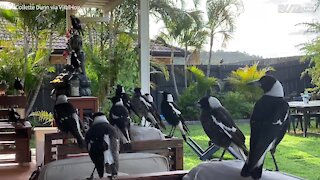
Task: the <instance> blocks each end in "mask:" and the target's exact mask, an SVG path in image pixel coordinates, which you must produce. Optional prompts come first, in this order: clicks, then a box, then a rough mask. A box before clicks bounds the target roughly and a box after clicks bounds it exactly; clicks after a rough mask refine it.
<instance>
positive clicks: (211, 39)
mask: <svg viewBox="0 0 320 180" xmlns="http://www.w3.org/2000/svg"><path fill="white" fill-rule="evenodd" d="M212 46H213V32H211V34H210V52H209V59H208V64H207V77H209V76H210V69H211V58H212Z"/></svg>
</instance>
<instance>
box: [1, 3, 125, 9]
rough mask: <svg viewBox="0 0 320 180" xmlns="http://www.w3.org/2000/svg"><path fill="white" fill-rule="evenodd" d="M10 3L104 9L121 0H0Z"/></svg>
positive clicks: (110, 7) (113, 5) (112, 6)
mask: <svg viewBox="0 0 320 180" xmlns="http://www.w3.org/2000/svg"><path fill="white" fill-rule="evenodd" d="M1 1H5V2H12V3H26V4H44V5H74V6H81V7H96V8H101V9H104V10H107V11H108V10H111V9H113V8H114V7H115V6H117V5H118V4H120V3H121V2H122V1H123V0H54V1H49V0H0V2H1Z"/></svg>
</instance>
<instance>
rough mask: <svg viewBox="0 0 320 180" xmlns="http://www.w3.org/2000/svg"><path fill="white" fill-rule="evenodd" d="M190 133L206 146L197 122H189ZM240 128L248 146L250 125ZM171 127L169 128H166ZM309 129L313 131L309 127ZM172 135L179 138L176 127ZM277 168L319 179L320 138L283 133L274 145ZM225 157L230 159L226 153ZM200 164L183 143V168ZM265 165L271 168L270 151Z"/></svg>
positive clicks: (190, 167) (315, 179)
mask: <svg viewBox="0 0 320 180" xmlns="http://www.w3.org/2000/svg"><path fill="white" fill-rule="evenodd" d="M188 127H189V129H190V132H191V133H190V135H191V137H192V139H194V140H195V141H196V142H197V143H198V144H199V145H200V146H201V147H202V148H203V149H206V148H207V147H208V139H209V138H208V137H207V136H206V135H205V133H204V131H203V130H202V127H201V125H200V124H196V125H188ZM239 128H240V129H241V130H242V131H243V133H244V134H245V136H246V144H247V147H249V139H250V127H249V125H248V124H240V125H239ZM167 129H170V128H167ZM311 131H315V130H314V129H311ZM175 136H177V137H181V135H180V132H178V130H176V132H175ZM221 153H222V151H221V150H219V151H218V152H217V153H215V154H214V158H218V157H220V155H221ZM275 156H276V159H277V163H278V166H279V169H280V171H283V172H286V173H290V174H293V175H296V176H299V177H302V178H306V179H310V180H320V173H319V170H320V137H310V136H309V137H307V138H304V137H302V136H301V135H291V134H286V135H285V137H284V139H283V140H282V142H281V143H280V144H279V146H278V148H277V152H276V154H275ZM224 159H233V157H232V156H231V155H230V154H229V153H226V154H225V156H224ZM199 163H201V160H199V158H198V156H197V155H196V154H195V153H194V152H193V151H192V149H191V148H190V147H189V146H188V145H187V144H184V169H192V168H193V167H195V166H196V165H197V164H199ZM264 168H266V169H274V164H273V161H272V159H271V155H270V153H268V154H267V157H266V160H265V164H264Z"/></svg>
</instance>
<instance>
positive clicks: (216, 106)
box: [198, 96, 248, 161]
mask: <svg viewBox="0 0 320 180" xmlns="http://www.w3.org/2000/svg"><path fill="white" fill-rule="evenodd" d="M198 103H199V105H200V107H201V115H200V121H201V124H202V127H203V129H204V131H205V133H206V134H207V136H208V137H209V138H210V141H211V142H213V143H214V144H215V145H217V146H219V147H223V148H224V151H223V153H222V155H221V157H220V159H219V160H220V161H221V160H222V158H223V155H224V153H225V152H226V150H227V149H228V148H229V147H232V148H233V150H234V151H235V152H236V153H237V155H238V156H237V158H239V159H241V160H243V161H245V160H246V159H247V155H248V149H247V147H246V145H245V137H244V135H243V133H242V132H241V130H240V129H239V128H238V127H237V126H236V124H235V123H234V121H233V119H232V118H231V115H230V114H229V112H228V111H227V110H226V109H225V108H224V107H223V106H222V104H221V103H220V101H219V100H218V99H217V98H215V97H212V96H206V97H203V98H202V99H201V100H200V101H199V102H198Z"/></svg>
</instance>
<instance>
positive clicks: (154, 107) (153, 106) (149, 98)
mask: <svg viewBox="0 0 320 180" xmlns="http://www.w3.org/2000/svg"><path fill="white" fill-rule="evenodd" d="M143 97H144V99H145V100H146V101H147V102H148V103H149V104H151V106H152V108H150V111H152V114H154V115H155V116H156V117H157V118H156V120H157V122H158V123H159V126H160V127H161V129H164V130H166V126H165V125H164V123H163V122H162V121H161V117H160V114H159V113H158V110H157V108H156V106H155V105H154V103H153V97H152V95H151V94H149V93H145V94H144V95H143Z"/></svg>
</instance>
